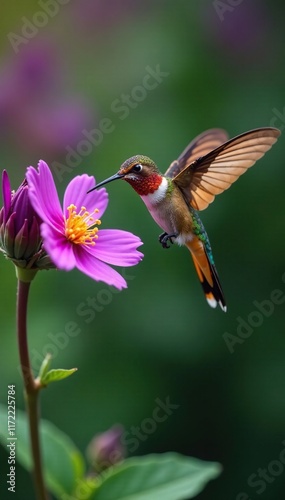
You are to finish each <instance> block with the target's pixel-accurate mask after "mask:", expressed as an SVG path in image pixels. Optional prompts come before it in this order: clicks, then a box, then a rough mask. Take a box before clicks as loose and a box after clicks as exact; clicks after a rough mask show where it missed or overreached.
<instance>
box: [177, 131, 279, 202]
mask: <svg viewBox="0 0 285 500" xmlns="http://www.w3.org/2000/svg"><path fill="white" fill-rule="evenodd" d="M280 133H281V132H280V130H278V129H276V128H272V127H264V128H258V129H255V130H250V131H249V132H245V133H244V134H241V135H238V136H237V137H234V138H233V139H230V140H229V141H227V142H225V143H224V144H222V145H221V146H219V147H217V148H216V149H214V150H213V151H211V152H209V153H207V154H206V155H205V156H202V157H200V158H198V159H196V160H195V161H193V162H192V163H191V164H189V163H188V164H187V165H186V166H185V168H184V169H183V170H181V171H179V173H178V174H177V175H176V176H175V177H174V178H173V181H174V182H175V183H176V184H177V185H178V186H179V187H180V189H181V190H182V192H183V193H184V196H185V198H186V199H187V200H188V201H189V203H190V205H191V206H192V207H193V208H195V209H196V210H204V209H205V208H207V206H208V205H209V203H212V201H213V200H214V198H215V196H216V195H217V194H220V193H222V192H223V191H225V190H226V189H228V188H229V187H230V186H231V185H232V184H233V182H235V181H236V180H237V179H238V178H239V176H240V175H242V174H243V173H244V172H246V170H247V169H248V168H249V167H252V165H254V163H255V162H256V161H257V160H259V158H261V157H262V156H263V155H264V154H265V153H266V151H268V150H269V149H270V148H271V146H272V145H273V144H274V143H275V142H276V141H277V139H278V137H279V135H280Z"/></svg>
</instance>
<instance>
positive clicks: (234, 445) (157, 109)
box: [0, 0, 285, 500]
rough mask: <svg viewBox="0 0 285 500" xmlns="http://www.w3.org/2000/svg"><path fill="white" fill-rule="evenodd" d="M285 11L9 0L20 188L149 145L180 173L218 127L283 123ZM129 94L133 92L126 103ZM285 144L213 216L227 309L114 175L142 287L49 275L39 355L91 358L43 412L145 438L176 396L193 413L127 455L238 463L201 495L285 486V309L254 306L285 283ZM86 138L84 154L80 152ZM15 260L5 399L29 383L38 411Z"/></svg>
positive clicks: (24, 481)
mask: <svg viewBox="0 0 285 500" xmlns="http://www.w3.org/2000/svg"><path fill="white" fill-rule="evenodd" d="M51 5H53V10H52V7H51ZM44 7H45V8H44ZM48 9H50V10H48ZM45 11H46V14H45V15H43V14H42V13H43V12H45ZM48 12H49V13H48ZM284 15H285V6H284V2H281V1H277V0H276V1H275V2H274V3H273V2H272V3H271V4H269V2H266V1H265V0H256V1H254V0H252V1H250V0H247V1H245V0H244V1H240V2H237V1H235V2H234V1H233V0H231V1H230V0H225V1H224V2H218V1H213V2H212V1H207V0H200V1H199V2H189V1H186V0H181V1H178V2H173V1H170V0H167V1H155V2H151V1H150V0H149V1H148V0H147V1H136V0H133V1H131V0H121V1H117V2H116V1H115V0H109V1H103V0H102V1H90V0H72V1H70V2H66V3H65V4H64V5H63V4H61V2H60V1H59V0H58V1H57V0H54V2H51V3H49V2H48V1H46V2H45V1H44V0H43V1H42V2H33V1H27V0H24V1H22V2H21V3H19V2H16V1H15V0H11V1H10V2H9V3H8V2H4V3H3V5H2V6H1V19H0V26H1V30H0V31H1V53H2V56H1V69H0V127H1V134H0V147H1V165H2V167H3V168H6V169H7V170H8V172H9V175H10V177H11V181H12V185H13V187H15V188H16V187H17V186H18V185H19V184H20V182H21V180H22V178H23V175H24V173H25V169H26V167H27V166H28V165H34V166H36V164H37V162H38V160H39V159H40V158H43V159H45V160H46V161H47V162H48V163H49V165H50V166H51V167H52V168H53V170H54V172H55V179H56V182H57V186H58V189H59V191H60V193H61V194H62V193H63V192H64V189H65V187H66V185H67V183H68V182H69V181H70V180H71V179H72V178H73V177H74V176H75V175H77V174H81V173H84V172H87V173H89V174H94V175H95V176H96V178H97V181H100V180H103V179H105V178H106V177H107V176H110V175H112V174H113V173H115V172H116V171H117V170H118V168H119V166H120V164H121V163H122V162H123V161H124V160H125V159H126V158H128V157H129V156H132V155H134V154H141V153H142V154H145V155H148V156H150V157H151V158H153V159H154V160H155V161H156V162H157V164H158V165H159V167H160V168H161V170H162V171H164V170H166V168H167V166H168V165H169V163H170V162H171V161H172V160H174V159H175V158H176V157H177V156H178V155H179V154H180V152H181V151H182V150H183V149H184V147H185V146H186V145H187V143H188V142H189V141H190V140H191V139H192V138H193V137H194V136H195V135H197V134H199V133H200V132H202V131H203V130H206V129H207V128H211V127H222V128H225V129H226V130H227V131H228V132H229V135H230V136H231V137H233V136H235V135H237V134H239V133H242V132H245V131H247V130H250V129H252V128H255V127H260V126H268V125H272V126H276V127H278V128H280V129H281V130H282V129H283V128H284V124H285V94H284V88H285V86H284V80H285V76H284V75H285V73H284V60H285V37H284V34H283V33H284ZM40 24H41V27H39V25H40ZM37 26H38V27H37ZM23 30H24V31H23ZM23 33H24V34H23ZM19 37H23V38H19ZM157 66H159V68H160V70H161V71H162V72H164V73H165V75H164V77H163V78H161V80H162V81H161V82H160V83H158V85H157V86H156V88H154V89H153V90H149V91H146V92H145V93H144V92H143V91H142V90H137V89H135V88H136V87H137V86H141V85H142V82H143V79H144V77H145V75H146V74H147V72H148V69H147V68H151V69H152V70H155V68H157ZM152 81H154V80H152ZM132 93H133V94H132ZM125 95H127V96H128V95H130V96H131V100H130V101H129V102H130V104H128V105H126V104H123V105H124V106H126V108H125V111H124V112H123V111H122V109H121V110H120V106H122V101H123V100H125V99H126V98H125V97H124V96H125ZM125 115H126V116H125ZM104 118H108V119H109V120H110V121H111V124H112V127H111V128H112V131H111V132H110V133H105V134H103V135H101V138H100V139H98V140H97V145H93V146H92V147H91V146H90V143H89V148H88V147H86V149H85V150H84V146H82V141H83V140H85V139H86V137H85V135H84V132H83V131H84V130H86V131H91V130H94V129H100V126H101V125H100V121H101V120H102V119H104ZM101 124H102V122H101ZM94 134H95V133H94ZM97 137H99V135H98V136H97ZM283 144H284V137H283V136H281V138H280V139H279V141H278V143H277V144H276V145H275V146H274V147H273V149H272V150H271V151H270V152H269V153H267V154H266V156H265V157H264V158H263V159H262V160H260V161H259V162H258V164H257V165H256V166H255V167H254V168H253V169H252V170H250V171H249V172H248V173H247V174H246V175H245V176H243V177H242V178H241V179H240V180H239V181H238V182H237V183H236V184H235V185H234V186H233V187H232V188H231V189H230V190H229V191H227V192H225V193H224V194H223V195H222V196H220V197H218V198H217V199H216V200H215V202H214V203H213V205H211V206H210V207H209V208H208V210H207V211H206V212H203V213H202V214H201V217H202V220H203V222H204V224H205V226H206V229H207V231H208V235H209V237H210V240H211V244H212V247H213V251H214V256H215V261H216V265H217V268H218V271H219V275H220V279H221V281H222V285H223V288H224V292H225V295H226V299H227V303H228V312H227V314H224V313H223V312H221V310H218V309H217V310H211V309H210V308H209V307H208V306H207V304H206V302H205V300H204V297H203V294H202V292H201V287H200V285H199V282H198V280H197V278H196V275H195V271H194V267H193V265H192V262H191V259H190V258H189V255H188V252H187V250H186V249H183V248H178V247H172V248H171V249H170V250H168V251H164V250H163V249H162V248H161V247H160V245H159V244H158V241H157V238H158V234H159V233H160V232H161V231H160V229H159V228H158V227H157V226H156V225H155V223H154V222H153V221H152V219H151V218H150V216H149V215H148V213H147V212H146V208H145V207H144V205H143V203H142V202H141V201H140V199H139V197H138V196H137V195H136V194H135V192H134V191H133V190H132V189H131V188H130V187H129V186H128V185H127V184H126V183H119V182H118V183H114V184H110V185H109V186H108V192H109V195H110V203H109V207H108V210H107V212H106V214H105V215H104V219H103V224H104V227H106V228H108V227H110V228H111V227H113V228H121V229H125V230H128V231H132V232H134V233H135V234H137V235H139V236H140V237H141V239H142V240H143V242H144V246H143V247H142V250H143V252H144V255H145V257H144V260H143V262H142V263H141V264H139V265H138V266H136V267H134V268H129V269H128V270H127V276H129V278H128V284H129V286H128V289H127V290H126V291H123V292H121V293H116V294H111V293H110V291H109V292H108V293H107V294H106V290H108V287H107V286H106V285H104V284H102V283H96V282H93V281H92V280H91V279H89V278H87V277H85V276H83V275H82V274H80V273H79V272H78V271H73V272H70V273H64V272H53V271H50V272H42V273H40V274H39V275H38V277H37V279H36V280H35V282H34V283H33V286H32V290H31V297H30V310H29V343H30V349H31V353H32V362H33V365H34V367H35V368H36V367H38V364H39V359H40V357H42V355H43V352H45V350H51V351H52V349H53V354H54V364H53V366H54V367H64V368H70V367H73V366H77V367H78V369H79V370H78V372H77V373H76V374H75V375H73V377H71V378H70V379H67V380H65V381H63V382H60V383H58V384H54V386H51V387H50V388H49V389H48V390H47V391H44V392H43V393H42V395H41V396H42V397H41V405H42V415H43V416H44V418H46V419H49V420H51V421H52V422H53V423H54V424H56V425H57V426H58V427H59V428H61V429H62V430H65V432H66V433H68V434H69V435H70V436H71V437H72V439H73V440H74V442H75V443H76V444H77V446H78V447H79V448H80V449H81V450H82V451H84V450H85V449H86V447H87V444H88V442H89V441H90V439H91V438H92V436H93V435H94V434H96V433H98V432H102V431H105V430H106V429H107V428H108V427H110V426H112V425H113V424H114V423H121V424H123V426H124V427H125V430H126V432H128V433H129V435H130V436H131V435H132V429H133V427H140V429H141V426H142V425H143V426H144V420H145V419H148V418H151V416H152V412H153V410H154V408H155V407H156V402H155V400H156V399H157V398H159V399H161V400H162V401H165V399H166V398H167V397H168V398H169V400H170V402H171V403H173V404H176V405H179V408H177V409H176V410H174V411H173V413H172V415H170V416H169V418H168V419H167V420H166V421H165V422H162V423H160V424H158V426H157V429H156V430H155V432H153V433H149V434H148V435H146V434H144V436H145V439H144V440H141V441H140V443H139V446H138V447H137V449H136V450H135V453H132V447H131V446H130V447H129V449H128V452H129V455H132V454H139V455H141V454H146V453H152V452H164V451H168V450H174V451H177V452H180V453H184V454H187V455H193V456H196V457H199V458H202V459H205V460H215V461H219V462H221V463H222V464H223V467H224V472H223V474H222V475H221V476H220V478H219V479H218V480H216V481H213V482H212V483H210V484H209V485H208V486H207V488H206V489H205V491H204V492H203V493H202V494H201V495H200V497H199V498H201V500H208V499H219V500H224V499H225V500H229V499H234V500H242V499H244V500H245V499H247V498H250V499H255V498H260V495H261V493H262V495H261V497H262V499H280V498H283V496H284V484H285V471H284V465H283V466H282V464H281V466H280V467H279V469H278V467H277V466H276V465H275V468H274V465H273V466H272V463H271V462H272V461H274V460H275V461H276V460H277V461H278V460H279V455H280V452H282V450H284V448H285V442H284V443H282V441H284V439H285V425H284V422H285V362H284V359H285V357H284V351H285V335H284V307H285V306H284V303H281V304H279V305H275V306H274V310H273V311H272V312H271V313H270V314H268V315H267V316H265V315H262V314H261V313H260V315H259V316H256V315H254V314H253V312H254V311H256V310H257V306H256V304H253V302H254V301H257V302H258V303H260V302H262V301H263V300H265V299H267V300H270V296H271V293H272V291H273V290H275V289H280V290H281V291H282V297H284V296H283V294H285V282H284V280H283V281H282V275H284V272H285V264H284V251H285V243H284V224H285V211H284V181H285V169H284V163H283V162H284V154H283V151H284V146H283ZM77 149H78V150H80V151H79V153H80V154H79V157H77V161H76V162H75V163H74V166H73V167H70V164H69V166H68V162H67V160H68V159H67V157H66V156H67V154H68V152H70V151H71V150H73V151H75V152H77V154H78V151H77ZM78 158H79V159H78ZM59 165H60V166H59ZM64 166H67V168H66V169H65V170H64ZM56 172H57V173H56ZM0 272H1V283H2V286H1V292H0V294H1V321H2V328H1V364H0V370H1V402H4V403H6V387H7V384H12V383H13V384H16V388H17V407H18V408H19V409H20V408H21V409H22V408H24V401H23V396H22V383H21V380H20V375H19V371H18V354H17V347H16V340H15V288H16V279H15V273H14V270H13V267H12V265H11V264H9V263H8V262H6V261H5V260H4V258H3V257H2V258H1V260H0ZM88 297H89V298H95V300H96V301H99V302H100V300H101V302H103V301H104V299H105V301H106V305H104V307H103V310H102V311H101V312H97V311H95V314H93V317H92V319H91V320H90V321H89V323H87V320H88V318H89V316H87V315H86V316H82V315H80V314H79V308H81V309H84V310H86V309H88V308H89V309H90V306H87V305H86V304H87V301H88ZM106 297H108V299H106ZM90 318H91V317H90ZM238 318H242V320H243V321H245V322H248V320H249V321H250V322H252V324H254V325H256V326H253V327H252V332H251V333H250V334H249V335H248V338H246V339H244V341H243V342H242V343H235V344H234V345H232V349H231V350H232V351H233V352H230V350H229V347H228V346H227V344H226V342H225V334H226V332H227V333H228V334H231V335H235V336H237V328H238V325H239V322H240V319H238ZM71 321H72V322H75V323H76V324H77V325H78V328H79V329H80V334H78V335H77V336H76V337H73V338H69V342H68V345H67V346H65V347H64V346H63V344H60V339H62V337H61V336H60V333H61V332H63V331H64V330H65V328H66V325H67V324H68V323H69V322H71ZM257 325H258V326H257ZM249 331H250V330H249ZM52 335H53V337H52ZM65 338H66V336H65ZM51 339H57V340H51ZM56 344H57V345H56ZM0 460H1V464H2V465H1V481H0V496H1V498H3V499H6V498H10V496H8V493H7V488H6V484H5V477H6V476H5V474H6V467H7V456H6V454H5V452H4V451H3V450H2V449H1V450H0ZM260 468H261V469H266V470H267V473H268V476H267V477H269V479H270V481H269V480H267V479H266V480H265V479H263V480H262V481H263V486H264V485H265V486H264V487H263V488H262V487H261V482H259V483H256V485H255V486H250V485H249V484H248V478H249V477H250V476H251V475H252V474H256V480H257V476H258V474H259V472H258V470H259V469H260ZM268 468H269V469H268ZM277 469H278V470H277ZM278 471H279V472H278ZM262 489H263V491H262V492H261V490H262ZM241 492H244V493H246V494H247V495H248V497H247V496H245V497H243V496H242V495H240V496H239V494H240V493H241ZM32 495H33V493H32V484H31V480H30V477H29V475H28V474H27V473H26V472H25V471H24V470H23V469H22V468H21V467H20V466H19V465H18V467H17V488H16V493H15V494H14V496H13V498H14V499H21V500H22V499H23V498H25V499H28V498H29V499H31V500H32V499H33V498H34V497H33V496H32Z"/></svg>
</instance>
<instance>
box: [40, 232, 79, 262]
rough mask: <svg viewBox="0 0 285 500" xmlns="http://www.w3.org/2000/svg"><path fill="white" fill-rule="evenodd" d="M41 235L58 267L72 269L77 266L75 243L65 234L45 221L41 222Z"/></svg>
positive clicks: (46, 249) (46, 248)
mask: <svg viewBox="0 0 285 500" xmlns="http://www.w3.org/2000/svg"><path fill="white" fill-rule="evenodd" d="M41 235H42V238H43V244H44V249H45V251H46V252H47V253H48V255H49V257H50V258H51V260H52V262H53V263H54V265H55V266H56V267H58V268H59V269H63V270H64V271H70V270H71V269H73V268H74V267H75V266H76V261H75V257H74V252H73V246H74V245H73V244H72V243H70V242H69V241H68V240H67V239H66V237H65V236H64V235H63V234H61V233H59V232H58V231H57V230H56V229H54V227H52V226H50V225H49V224H46V223H44V222H43V223H42V224H41Z"/></svg>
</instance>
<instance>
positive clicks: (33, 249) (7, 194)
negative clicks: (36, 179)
mask: <svg viewBox="0 0 285 500" xmlns="http://www.w3.org/2000/svg"><path fill="white" fill-rule="evenodd" d="M28 189H29V188H28V183H27V181H26V179H25V180H24V181H23V182H22V184H21V185H20V186H19V188H18V189H17V190H16V192H14V191H11V187H10V180H9V177H8V174H7V172H6V171H5V170H4V171H3V174H2V194H3V207H2V208H1V210H0V249H1V251H2V252H3V253H4V254H5V256H6V257H7V258H8V259H11V260H12V261H13V262H14V264H15V265H16V266H17V267H20V268H23V269H49V268H51V267H54V265H53V264H52V263H51V261H50V259H49V257H48V256H47V254H46V252H45V251H44V250H43V247H42V239H41V234H40V223H41V221H40V219H39V217H38V215H37V214H36V212H35V211H34V209H33V207H32V205H31V203H30V200H29V196H28Z"/></svg>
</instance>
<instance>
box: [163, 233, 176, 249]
mask: <svg viewBox="0 0 285 500" xmlns="http://www.w3.org/2000/svg"><path fill="white" fill-rule="evenodd" d="M176 236H177V234H168V233H162V234H160V235H159V243H160V244H161V245H162V248H170V245H168V242H169V241H170V243H171V244H172V245H173V243H174V242H173V241H172V238H176Z"/></svg>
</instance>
